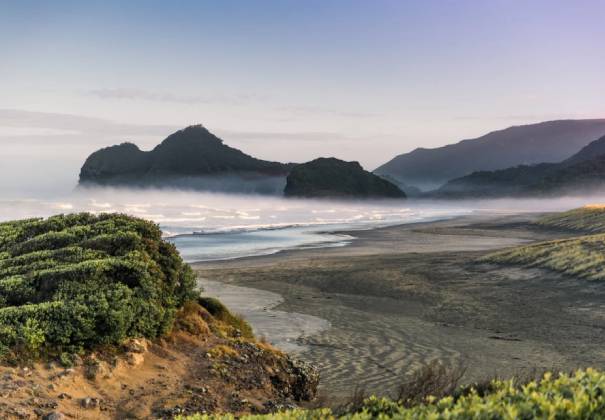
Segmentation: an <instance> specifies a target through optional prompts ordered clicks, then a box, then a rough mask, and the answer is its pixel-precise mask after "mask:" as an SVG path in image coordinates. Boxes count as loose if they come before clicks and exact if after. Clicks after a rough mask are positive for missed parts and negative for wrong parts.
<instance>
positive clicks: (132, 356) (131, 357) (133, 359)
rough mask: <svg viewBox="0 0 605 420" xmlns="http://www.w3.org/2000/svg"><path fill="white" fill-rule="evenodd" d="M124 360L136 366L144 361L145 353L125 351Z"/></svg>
mask: <svg viewBox="0 0 605 420" xmlns="http://www.w3.org/2000/svg"><path fill="white" fill-rule="evenodd" d="M126 361H127V362H128V364H129V365H132V366H138V365H140V364H141V363H143V362H144V361H145V355H144V354H143V353H127V354H126Z"/></svg>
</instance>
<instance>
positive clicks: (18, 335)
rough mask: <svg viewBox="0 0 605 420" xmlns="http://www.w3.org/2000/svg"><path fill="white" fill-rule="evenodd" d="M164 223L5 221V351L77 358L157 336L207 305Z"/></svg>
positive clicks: (0, 317)
mask: <svg viewBox="0 0 605 420" xmlns="http://www.w3.org/2000/svg"><path fill="white" fill-rule="evenodd" d="M197 297H198V292H197V291H196V290H195V277H194V275H193V273H192V271H191V269H190V268H189V266H187V265H186V264H185V263H184V262H183V261H182V259H181V257H180V256H179V254H178V252H177V250H176V249H175V247H174V246H173V245H172V244H170V243H168V242H166V241H164V240H162V237H161V231H160V229H159V228H158V226H157V225H155V224H154V223H151V222H148V221H145V220H142V219H138V218H133V217H129V216H126V215H119V214H103V215H92V214H88V213H81V214H72V215H59V216H53V217H50V218H47V219H29V220H20V221H13V222H5V223H0V346H1V350H2V351H3V352H7V351H8V350H10V349H19V350H27V351H30V352H33V353H37V352H39V351H40V350H41V349H43V348H46V349H51V348H52V349H55V350H57V349H58V350H65V351H73V350H74V349H81V348H90V347H91V346H94V345H100V344H116V343H119V342H120V341H122V340H124V339H126V338H130V337H147V338H154V337H157V336H160V335H162V334H164V333H166V332H167V331H169V330H170V328H171V327H172V324H173V321H174V319H175V314H176V312H177V310H178V309H179V308H181V307H182V306H183V304H184V303H185V302H187V301H189V300H192V299H197Z"/></svg>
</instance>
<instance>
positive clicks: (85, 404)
mask: <svg viewBox="0 0 605 420" xmlns="http://www.w3.org/2000/svg"><path fill="white" fill-rule="evenodd" d="M80 405H81V406H82V408H86V409H90V408H96V407H98V406H99V400H98V399H97V398H91V397H86V398H82V399H81V400H80Z"/></svg>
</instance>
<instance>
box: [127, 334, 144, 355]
mask: <svg viewBox="0 0 605 420" xmlns="http://www.w3.org/2000/svg"><path fill="white" fill-rule="evenodd" d="M124 348H125V349H126V351H127V352H129V353H146V352H147V350H148V349H149V341H148V340H146V339H144V338H131V339H130V340H127V341H126V342H125V343H124Z"/></svg>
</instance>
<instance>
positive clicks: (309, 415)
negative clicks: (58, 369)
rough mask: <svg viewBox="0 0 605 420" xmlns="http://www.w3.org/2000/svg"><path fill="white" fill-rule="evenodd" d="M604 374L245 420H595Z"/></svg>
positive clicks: (602, 405)
mask: <svg viewBox="0 0 605 420" xmlns="http://www.w3.org/2000/svg"><path fill="white" fill-rule="evenodd" d="M603 389H605V374H603V373H602V372H599V371H597V370H594V369H586V370H578V371H576V372H575V373H573V374H565V373H559V374H553V373H550V372H547V373H545V374H544V375H543V377H542V378H540V379H538V380H532V381H529V382H526V383H524V382H516V381H515V380H508V381H502V380H493V381H491V382H490V383H488V384H487V385H485V386H483V387H474V386H470V387H464V388H459V389H457V390H456V391H455V392H453V393H452V394H451V395H448V396H445V397H442V398H436V397H434V396H430V395H428V396H426V397H425V399H424V402H422V403H420V404H416V405H411V406H410V405H408V404H407V403H406V401H404V400H391V399H388V398H378V397H370V398H368V399H366V400H365V401H364V402H363V404H362V405H361V406H360V407H358V408H356V409H355V410H353V411H349V412H345V413H338V412H337V411H336V410H334V411H333V410H331V409H327V408H322V409H315V410H300V409H299V410H290V411H284V412H279V413H275V414H269V415H247V416H243V417H240V418H242V419H245V420H299V419H300V420H303V419H306V420H311V419H318V420H319V419H322V420H327V419H330V420H331V419H355V420H366V419H367V420H370V419H376V418H381V419H390V418H394V419H410V420H411V419H435V420H437V419H443V420H463V419H502V420H514V419H535V418H540V419H596V418H602V417H603V416H605V395H604V394H603ZM234 418H235V417H234V416H233V415H231V414H217V415H206V414H197V415H193V416H188V417H184V416H182V417H177V418H176V419H177V420H232V419H234Z"/></svg>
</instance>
